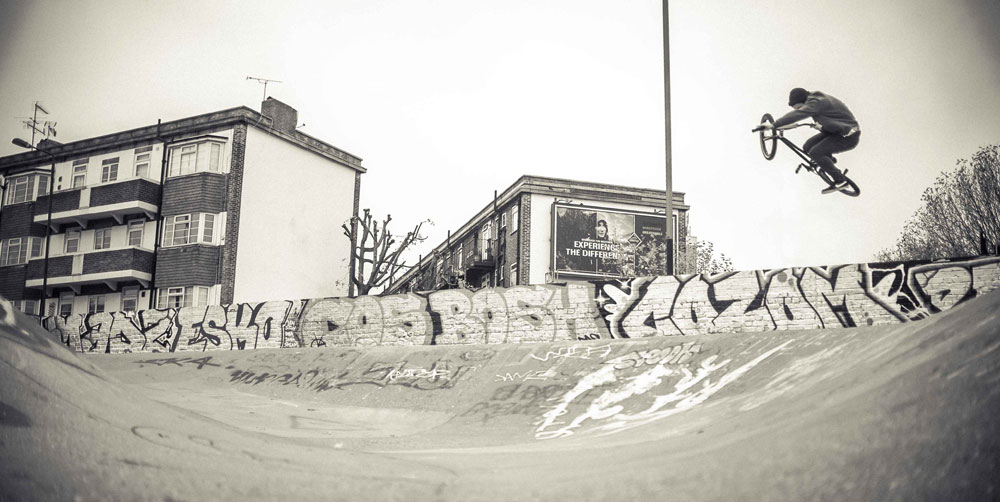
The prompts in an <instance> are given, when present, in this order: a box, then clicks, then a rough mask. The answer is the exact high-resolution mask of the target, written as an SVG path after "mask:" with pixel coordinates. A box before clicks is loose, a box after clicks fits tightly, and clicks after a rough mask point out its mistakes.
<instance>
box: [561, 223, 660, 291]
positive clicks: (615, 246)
mask: <svg viewBox="0 0 1000 502" xmlns="http://www.w3.org/2000/svg"><path fill="white" fill-rule="evenodd" d="M553 210H554V214H555V227H554V229H553V232H554V239H553V245H554V249H553V253H552V254H553V261H554V263H555V271H556V272H557V273H563V274H574V275H581V276H594V277H608V276H610V277H636V276H645V275H657V274H660V273H662V271H663V269H664V263H665V257H664V254H663V252H664V250H665V249H666V243H665V242H664V225H665V219H664V218H663V217H662V216H658V215H646V214H641V213H634V212H626V211H617V210H610V209H599V208H587V207H574V206H559V205H556V206H554V207H553Z"/></svg>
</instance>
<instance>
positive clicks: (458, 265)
mask: <svg viewBox="0 0 1000 502" xmlns="http://www.w3.org/2000/svg"><path fill="white" fill-rule="evenodd" d="M463 247H464V246H463V245H462V244H459V245H458V254H456V255H455V268H457V269H458V270H462V258H463V256H462V248H463Z"/></svg>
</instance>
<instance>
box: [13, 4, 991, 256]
mask: <svg viewBox="0 0 1000 502" xmlns="http://www.w3.org/2000/svg"><path fill="white" fill-rule="evenodd" d="M0 7H2V9H3V10H2V12H3V13H4V14H3V15H2V16H0V138H14V137H21V138H25V139H28V138H29V137H30V132H29V131H28V130H26V129H25V128H24V126H23V125H22V124H21V121H22V120H23V119H24V118H26V117H30V115H31V113H32V108H33V103H34V102H36V101H38V102H40V103H42V104H43V105H44V106H45V108H46V109H47V110H48V111H49V112H50V116H48V117H45V118H47V119H49V120H54V121H56V122H57V124H58V125H57V130H58V136H57V137H56V139H57V140H59V141H61V142H70V141H75V140H80V139H86V138H89V137H93V136H98V135H103V134H109V133H113V132H117V131H121V130H125V129H131V128H136V127H143V126H147V125H152V124H155V123H156V121H157V120H158V119H162V120H163V121H169V120H176V119H180V118H184V117H189V116H193V115H198V114H202V113H207V112H211V111H217V110H222V109H226V108H231V107H236V106H248V107H250V108H253V109H255V110H259V108H260V101H261V100H262V98H263V97H264V95H263V87H262V86H261V85H260V84H259V83H257V82H255V81H253V80H247V77H248V76H253V77H260V78H267V79H273V80H278V81H280V83H272V84H270V85H269V86H268V87H267V94H268V95H269V96H273V97H274V98H276V99H279V100H281V101H283V102H285V103H288V104H289V105H291V106H293V107H295V108H296V109H297V110H298V112H299V122H300V123H303V124H304V125H303V126H302V127H301V129H300V130H301V131H303V132H305V133H307V134H310V135H312V136H314V137H316V138H318V139H321V140H323V141H326V142H327V143H330V144H332V145H334V146H337V147H338V148H341V149H343V150H345V151H347V152H350V153H352V154H354V155H357V156H359V157H361V158H363V159H364V160H363V164H362V165H363V166H364V167H365V168H366V169H367V170H368V172H367V173H366V174H364V175H363V176H362V189H361V207H362V208H371V209H372V211H373V212H374V213H375V214H376V215H379V216H384V215H386V214H391V215H392V217H393V223H392V228H393V229H395V230H396V231H398V232H405V231H406V230H408V229H409V228H411V227H412V226H413V225H415V224H416V223H417V222H419V221H421V220H424V219H430V220H432V221H433V226H427V227H425V231H426V232H425V233H427V235H428V240H427V241H426V242H425V243H424V244H423V245H421V246H419V247H417V248H415V249H414V253H417V254H421V253H423V254H425V253H427V252H428V251H430V250H431V249H432V248H433V247H434V246H436V245H437V244H439V243H440V242H441V241H443V240H444V238H445V236H446V235H447V232H448V231H449V230H452V231H454V230H457V229H458V228H459V227H460V226H461V225H462V224H464V223H465V222H466V221H468V219H469V218H471V217H472V216H473V215H474V214H475V213H476V212H478V211H479V210H480V209H482V208H483V207H485V206H486V205H487V204H489V203H490V202H491V200H492V197H493V192H494V191H495V190H496V191H500V192H502V191H503V190H504V189H506V188H507V187H508V186H510V185H511V184H512V183H513V182H514V181H515V180H517V179H518V178H519V177H521V176H523V175H534V176H548V177H556V178H565V179H574V180H581V181H588V182H596V183H611V184H618V185H625V186H634V187H643V188H654V189H663V188H664V187H665V183H666V174H665V153H664V152H665V146H664V145H665V134H664V130H665V125H664V124H665V119H664V93H663V88H664V86H663V77H664V71H663V64H664V57H663V23H662V17H661V12H662V10H661V8H662V2H661V0H616V1H611V0H603V1H598V0H544V1H542V0H504V1H486V0H406V1H401V0H325V1H315V2H312V1H299V2H294V1H288V2H271V1H255V0H240V1H228V2H221V1H197V2H196V1H172V0H163V1H155V2H153V1H142V0H124V1H123V0H101V1H86V0H80V1H47V0H30V1H10V0H0ZM998 27H1000V2H997V1H996V0H905V1H904V0H883V1H875V2H873V1H871V0H811V1H799V2H789V1H787V0H785V1H777V0H775V1H772V0H673V1H671V2H670V6H669V38H670V48H669V51H670V77H671V78H670V82H671V83H670V88H671V94H670V95H671V117H670V123H671V130H672V142H671V145H672V157H671V160H672V162H671V165H672V172H673V187H674V190H675V191H678V192H684V194H685V202H686V203H687V204H689V205H690V206H691V213H690V215H691V232H692V233H693V234H694V235H696V236H698V238H700V239H703V240H708V241H710V242H712V243H714V245H715V249H716V250H717V251H721V252H722V253H725V254H726V255H727V256H729V257H730V258H731V259H732V261H733V264H734V265H735V267H736V268H738V269H744V270H746V269H761V268H776V267H785V266H806V265H829V264H839V263H854V262H864V261H870V260H871V259H872V258H873V257H874V255H875V253H876V252H878V251H879V250H881V249H884V248H887V247H890V246H891V245H892V244H893V243H894V242H895V241H896V239H897V237H898V236H899V232H900V230H901V229H902V226H903V223H904V222H905V220H906V219H907V218H908V217H909V216H910V215H912V214H913V212H914V211H916V210H917V209H918V208H919V207H920V196H921V194H922V192H923V191H924V189H925V188H927V187H929V186H931V185H932V184H933V182H934V180H935V178H936V177H937V176H938V175H939V174H940V173H941V172H942V171H945V170H949V169H952V168H954V166H955V164H956V161H958V160H959V159H967V158H970V157H971V156H972V155H973V154H974V153H975V152H976V151H977V150H978V149H979V148H980V147H982V146H985V145H987V144H995V143H1000V92H998V91H1000V29H998ZM793 87H804V88H806V89H809V90H821V91H823V92H826V93H829V94H832V95H834V96H836V97H838V98H840V99H841V100H843V101H844V102H846V103H847V105H848V106H849V107H850V108H851V110H852V111H853V112H854V114H855V116H856V117H857V118H858V120H859V122H860V124H861V130H862V137H861V143H860V145H859V146H858V147H857V148H856V149H855V150H853V151H850V152H846V153H843V154H840V155H838V158H839V162H838V166H840V167H841V168H847V169H848V170H849V172H848V175H849V176H850V177H851V178H852V179H854V181H855V182H857V184H858V185H859V186H860V187H861V190H862V194H861V196H860V197H857V198H850V197H846V196H843V195H840V194H832V195H820V193H819V191H820V189H821V188H822V187H823V185H822V182H821V181H820V180H819V179H818V178H816V177H815V176H813V175H811V174H805V173H804V174H799V175H796V174H794V169H795V166H796V165H797V164H798V162H797V160H798V159H797V157H795V156H794V154H793V153H792V152H791V151H789V150H787V149H784V147H780V148H781V149H780V150H779V151H778V154H777V156H776V157H775V159H774V160H771V161H767V160H765V159H764V158H763V157H762V156H761V152H760V147H759V143H758V140H757V137H756V135H754V134H752V133H751V132H750V130H751V128H753V126H754V125H756V124H757V123H758V122H759V119H760V117H761V115H762V114H764V113H771V114H772V115H774V116H779V115H781V114H784V113H786V112H787V111H788V110H789V108H788V107H787V104H786V102H787V96H788V91H789V90H790V89H791V88H793ZM807 131H810V130H808V129H800V130H796V131H793V132H791V133H789V135H788V137H789V138H791V139H793V140H794V141H796V142H798V143H799V144H801V142H802V141H804V140H805V139H806V138H808V136H809V133H808V132H807ZM779 146H780V145H779ZM21 151H22V150H21V149H19V148H18V147H16V146H14V145H12V144H10V142H9V140H7V139H3V141H0V156H2V155H10V154H15V153H20V152H21ZM277 210H280V208H279V209H277ZM340 223H341V222H331V228H332V229H333V231H337V232H339V226H340ZM414 258H415V255H414V256H413V257H412V258H411V262H412V261H413V259H414Z"/></svg>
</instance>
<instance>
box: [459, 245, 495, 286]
mask: <svg viewBox="0 0 1000 502" xmlns="http://www.w3.org/2000/svg"><path fill="white" fill-rule="evenodd" d="M493 243H494V240H493V239H487V240H486V243H485V245H484V243H483V241H480V240H477V241H476V247H475V249H474V250H473V252H472V253H471V254H469V255H466V256H465V267H464V268H465V278H466V280H467V281H475V280H477V279H478V278H480V277H482V276H483V275H484V274H488V273H490V272H492V271H493V270H494V269H495V268H496V257H495V253H494V249H493V248H494V247H495V246H494V245H493Z"/></svg>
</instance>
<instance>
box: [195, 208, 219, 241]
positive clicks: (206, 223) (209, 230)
mask: <svg viewBox="0 0 1000 502" xmlns="http://www.w3.org/2000/svg"><path fill="white" fill-rule="evenodd" d="M215 220H216V218H215V215H214V214H212V213H201V238H200V239H199V240H198V242H200V243H202V244H212V242H213V239H214V238H215Z"/></svg>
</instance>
